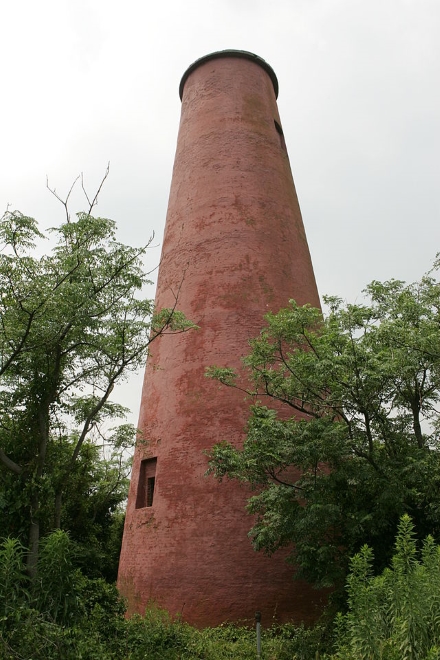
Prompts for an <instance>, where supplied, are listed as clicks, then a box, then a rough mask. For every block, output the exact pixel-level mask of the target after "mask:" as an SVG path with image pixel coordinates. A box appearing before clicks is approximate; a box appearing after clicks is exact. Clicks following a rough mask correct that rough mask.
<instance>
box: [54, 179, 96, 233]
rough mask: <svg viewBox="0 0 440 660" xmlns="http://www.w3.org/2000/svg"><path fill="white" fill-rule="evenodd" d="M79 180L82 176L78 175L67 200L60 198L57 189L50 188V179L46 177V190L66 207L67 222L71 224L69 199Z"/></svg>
mask: <svg viewBox="0 0 440 660" xmlns="http://www.w3.org/2000/svg"><path fill="white" fill-rule="evenodd" d="M79 178H80V175H79V174H78V176H77V177H76V179H75V181H74V182H73V183H72V185H71V186H70V190H69V192H68V193H67V197H66V199H62V197H60V196H59V195H58V193H57V191H56V189H55V188H51V187H50V186H49V177H48V176H46V188H47V189H48V190H49V192H51V193H52V195H53V196H54V197H56V198H57V200H58V201H59V202H61V204H62V205H63V206H64V210H65V212H66V220H67V222H68V223H70V213H69V206H68V204H69V197H70V195H71V193H72V190H73V189H74V187H75V184H76V182H77V181H78V179H79ZM101 185H102V184H101Z"/></svg>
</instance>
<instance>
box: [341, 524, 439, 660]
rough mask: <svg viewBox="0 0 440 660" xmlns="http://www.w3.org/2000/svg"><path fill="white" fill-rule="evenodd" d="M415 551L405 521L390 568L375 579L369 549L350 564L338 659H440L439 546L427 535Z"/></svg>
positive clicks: (414, 545) (357, 555)
mask: <svg viewBox="0 0 440 660" xmlns="http://www.w3.org/2000/svg"><path fill="white" fill-rule="evenodd" d="M420 555H421V556H419V553H418V552H417V546H416V543H415V540H414V530H413V524H412V522H411V519H410V517H409V516H408V515H406V514H405V515H404V516H402V519H401V521H400V524H399V530H398V534H397V540H396V546H395V554H394V556H393V558H392V563H391V568H386V569H385V570H384V571H383V573H382V574H381V575H378V576H376V577H374V576H373V569H372V563H373V561H372V560H373V553H372V550H371V548H369V547H368V546H367V545H365V546H364V547H363V548H362V549H361V551H360V552H359V553H358V554H356V555H355V556H354V557H353V558H352V560H351V566H350V575H349V577H348V587H347V588H348V612H347V614H345V615H339V617H338V621H337V647H338V650H337V653H336V655H335V656H334V658H335V659H337V660H436V659H437V658H440V547H439V546H438V545H436V544H435V543H434V540H433V538H432V537H431V536H428V537H427V538H426V540H425V542H424V544H423V548H422V551H421V553H420Z"/></svg>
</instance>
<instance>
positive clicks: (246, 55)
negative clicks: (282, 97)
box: [179, 49, 278, 100]
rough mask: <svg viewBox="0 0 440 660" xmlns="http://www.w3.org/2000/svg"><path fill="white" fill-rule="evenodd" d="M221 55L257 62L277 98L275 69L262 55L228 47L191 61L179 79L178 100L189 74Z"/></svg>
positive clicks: (181, 95)
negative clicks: (270, 82) (267, 76)
mask: <svg viewBox="0 0 440 660" xmlns="http://www.w3.org/2000/svg"><path fill="white" fill-rule="evenodd" d="M221 57H241V58H242V59H245V60H250V61H251V62H255V64H258V66H261V68H262V69H264V70H265V71H266V73H267V74H268V75H269V78H270V79H271V81H272V85H273V88H274V91H275V98H278V79H277V77H276V75H275V71H274V70H273V69H272V67H271V66H270V65H269V64H268V63H267V62H266V61H265V60H263V58H262V57H259V56H258V55H255V54H254V53H249V52H248V51H247V50H233V49H228V50H218V51H216V52H215V53H209V55H205V56H204V57H200V58H199V59H198V60H196V61H195V62H193V63H192V64H191V65H190V66H189V67H188V68H187V70H186V71H185V73H184V74H183V76H182V80H181V81H180V85H179V95H180V100H182V97H183V88H184V87H185V83H186V81H187V79H188V77H189V76H190V74H191V73H192V72H193V71H194V70H195V69H197V67H199V66H200V65H201V64H204V63H205V62H209V61H210V60H216V59H219V58H221Z"/></svg>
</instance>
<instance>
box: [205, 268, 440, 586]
mask: <svg viewBox="0 0 440 660" xmlns="http://www.w3.org/2000/svg"><path fill="white" fill-rule="evenodd" d="M438 266H439V264H438V263H437V264H436V265H435V268H434V269H433V271H431V273H430V274H428V275H427V276H425V277H423V279H422V280H421V281H420V282H418V283H415V284H411V285H405V283H403V282H400V281H396V280H391V281H389V282H385V283H379V282H373V283H372V284H371V285H370V286H369V287H368V288H367V294H368V302H367V303H366V304H356V305H351V304H345V303H343V302H342V301H341V300H339V299H336V298H329V299H327V300H326V302H327V304H328V306H329V310H330V311H329V313H328V315H327V316H325V318H323V316H322V314H321V312H320V311H319V310H317V309H313V308H310V307H308V306H305V307H299V306H298V305H296V304H295V302H294V301H291V303H290V306H289V307H288V308H287V309H283V310H281V311H280V312H279V313H278V314H269V315H268V316H266V322H267V325H266V327H265V328H264V329H263V330H262V332H261V334H260V336H259V337H257V338H256V339H254V340H253V341H251V348H250V353H249V355H248V356H247V357H246V358H245V359H244V369H243V372H241V373H239V374H237V373H234V371H232V370H231V369H229V368H227V367H226V368H219V367H215V368H211V369H209V370H208V375H210V376H212V377H214V378H217V379H218V380H219V381H220V382H221V383H224V384H226V385H229V386H233V387H237V388H240V389H242V390H244V391H245V392H247V394H248V395H249V397H250V398H251V399H253V401H254V402H255V403H254V405H253V406H252V409H251V416H250V420H249V423H248V428H247V437H246V440H245V443H244V446H243V448H242V450H238V449H235V448H234V447H233V446H232V445H230V444H228V443H227V442H224V443H221V444H219V445H217V446H216V447H215V448H214V449H213V451H212V453H211V456H210V471H211V473H213V474H214V475H215V476H216V477H217V478H219V479H221V478H224V477H229V478H234V479H240V480H242V481H244V482H247V483H249V484H251V486H252V487H253V488H254V494H253V496H252V497H251V498H250V499H249V502H248V509H249V512H250V513H251V514H254V515H255V517H256V518H254V526H253V528H252V530H251V532H250V534H251V537H252V541H253V544H254V546H255V548H256V549H258V550H259V549H263V550H265V551H267V552H273V551H275V550H276V549H277V548H278V547H280V546H290V547H292V554H291V560H292V561H293V562H294V563H295V565H296V566H297V567H298V574H299V575H300V576H302V577H305V578H306V579H308V580H309V581H312V582H314V583H315V584H317V585H332V584H339V585H343V584H344V582H345V575H346V572H347V570H348V561H349V560H348V558H349V557H350V556H351V555H353V554H354V553H355V552H357V551H359V550H360V548H361V547H362V545H363V544H364V543H365V542H368V544H369V545H370V546H371V547H372V549H373V551H374V557H375V568H376V570H379V569H380V570H382V569H383V568H384V567H385V566H386V565H387V563H388V562H389V560H390V557H391V554H392V548H393V543H394V538H395V533H396V529H397V524H398V521H399V518H400V516H401V515H403V514H404V513H409V514H410V515H411V517H412V519H413V520H414V525H415V530H416V533H417V535H418V537H419V538H424V537H425V536H426V535H427V534H432V535H433V536H434V538H435V539H436V540H439V538H440V463H439V445H438V436H439V430H440V427H439V412H438V404H439V394H440V286H439V284H438V282H437V281H436V279H435V277H434V275H435V271H436V269H437V268H438ZM264 404H267V405H264ZM225 440H227V439H225Z"/></svg>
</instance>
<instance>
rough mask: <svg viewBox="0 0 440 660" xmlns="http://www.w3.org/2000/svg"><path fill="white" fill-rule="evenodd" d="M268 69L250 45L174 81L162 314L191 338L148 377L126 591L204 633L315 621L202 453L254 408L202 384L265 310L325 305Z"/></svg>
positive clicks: (155, 358)
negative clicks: (178, 111) (178, 106)
mask: <svg viewBox="0 0 440 660" xmlns="http://www.w3.org/2000/svg"><path fill="white" fill-rule="evenodd" d="M277 93H278V83H277V79H276V76H275V73H274V72H273V70H272V69H271V67H270V66H269V65H268V64H267V63H266V62H265V61H264V60H262V59H261V58H259V57H257V56H256V55H253V54H251V53H247V52H243V51H232V50H228V51H221V52H218V53H212V54H211V55H207V56H206V57H203V58H201V59H200V60H197V61H196V62H195V63H194V64H193V65H192V66H190V67H189V69H188V70H187V71H186V72H185V74H184V76H183V78H182V82H181V85H180V96H181V99H182V115H181V121H180V129H179V136H178V142H177V152H176V158H175V163H174V171H173V179H172V184H171V192H170V199H169V206H168V214H167V221H166V228H165V237H164V242H163V250H162V258H161V262H160V270H159V278H158V285H157V294H156V308H157V309H160V308H162V307H171V306H172V305H173V304H174V302H175V295H176V294H177V293H178V308H179V309H180V310H182V311H183V312H184V313H185V314H186V316H187V317H188V318H189V319H191V320H192V321H194V322H195V323H196V324H197V325H198V326H199V327H200V329H199V330H197V331H190V332H188V333H186V334H183V335H177V336H168V337H162V338H160V339H158V340H157V341H156V342H155V343H154V344H153V345H152V351H151V355H150V356H149V358H148V362H147V367H146V371H145V379H144V387H143V392H142V402H141V411H140V419H139V428H140V429H142V431H143V433H144V437H145V438H146V441H147V443H146V444H145V445H140V446H138V447H137V449H136V454H135V458H134V463H133V473H132V479H131V486H130V494H129V499H128V509H127V519H126V524H125V530H124V539H123V544H122V552H121V560H120V569H119V588H120V590H121V592H122V594H123V595H124V596H125V597H126V598H127V599H128V604H129V611H130V612H134V611H138V612H143V611H144V608H145V606H146V604H147V603H148V601H149V600H151V599H152V600H154V601H155V602H156V603H157V604H158V605H160V606H162V607H165V608H166V609H167V610H168V611H169V612H170V613H171V614H172V615H174V614H176V613H181V614H182V616H183V619H185V620H187V621H189V622H190V623H192V624H195V625H198V626H205V625H216V624H219V623H221V622H222V621H225V620H230V621H243V620H249V619H253V616H254V612H255V611H256V610H261V611H262V613H263V617H264V619H265V621H272V620H273V617H276V620H278V621H286V620H288V619H292V618H293V619H296V620H297V621H298V620H305V621H307V620H310V619H312V618H314V616H315V615H316V607H317V594H316V592H314V591H312V590H311V589H310V588H309V587H308V586H307V585H305V584H304V583H300V582H294V581H293V580H292V567H289V566H287V565H286V564H285V563H284V556H283V554H282V553H281V552H279V553H276V554H275V555H274V556H273V557H271V558H268V557H266V556H264V555H263V554H260V553H256V552H254V550H253V549H252V547H251V544H250V541H249V538H248V536H247V533H248V531H249V529H250V527H251V523H252V521H251V518H250V517H249V516H248V515H247V514H246V512H245V501H246V498H247V496H248V495H249V491H248V490H247V488H246V487H244V486H242V485H240V484H237V483H235V482H229V481H224V482H223V483H220V484H219V483H218V482H217V481H215V480H214V479H213V478H207V477H206V476H205V472H206V469H207V459H206V455H205V453H204V450H206V449H209V448H210V447H211V446H212V445H213V444H214V443H216V442H219V441H221V440H228V441H231V442H235V443H237V444H240V443H241V442H242V441H243V438H244V429H245V425H246V420H247V417H248V411H249V401H245V400H244V399H243V394H242V393H240V392H237V391H235V390H232V389H229V388H226V387H223V386H219V384H218V383H216V382H214V381H212V380H210V379H208V378H206V377H205V375H204V372H205V368H206V367H207V366H209V365H214V364H215V365H218V366H232V367H234V366H239V364H240V358H241V356H242V355H244V354H246V353H247V352H248V340H249V339H250V338H251V337H254V336H256V335H257V334H258V332H259V330H260V328H261V327H262V324H263V315H264V314H265V313H266V312H267V311H269V310H272V311H277V310H278V309H279V308H280V307H283V306H286V305H287V303H288V301H289V299H290V298H294V299H295V300H296V301H297V302H298V303H300V304H304V303H311V304H312V305H314V306H319V297H318V292H317V288H316V284H315V278H314V274H313V268H312V263H311V260H310V255H309V250H308V246H307V240H306V236H305V232H304V227H303V223H302V219H301V212H300V209H299V205H298V200H297V197H296V193H295V187H294V183H293V179H292V174H291V171H290V165H289V159H288V156H287V151H286V145H285V142H284V137H283V132H282V129H281V122H280V118H279V115H278V109H277V104H276V97H277Z"/></svg>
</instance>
